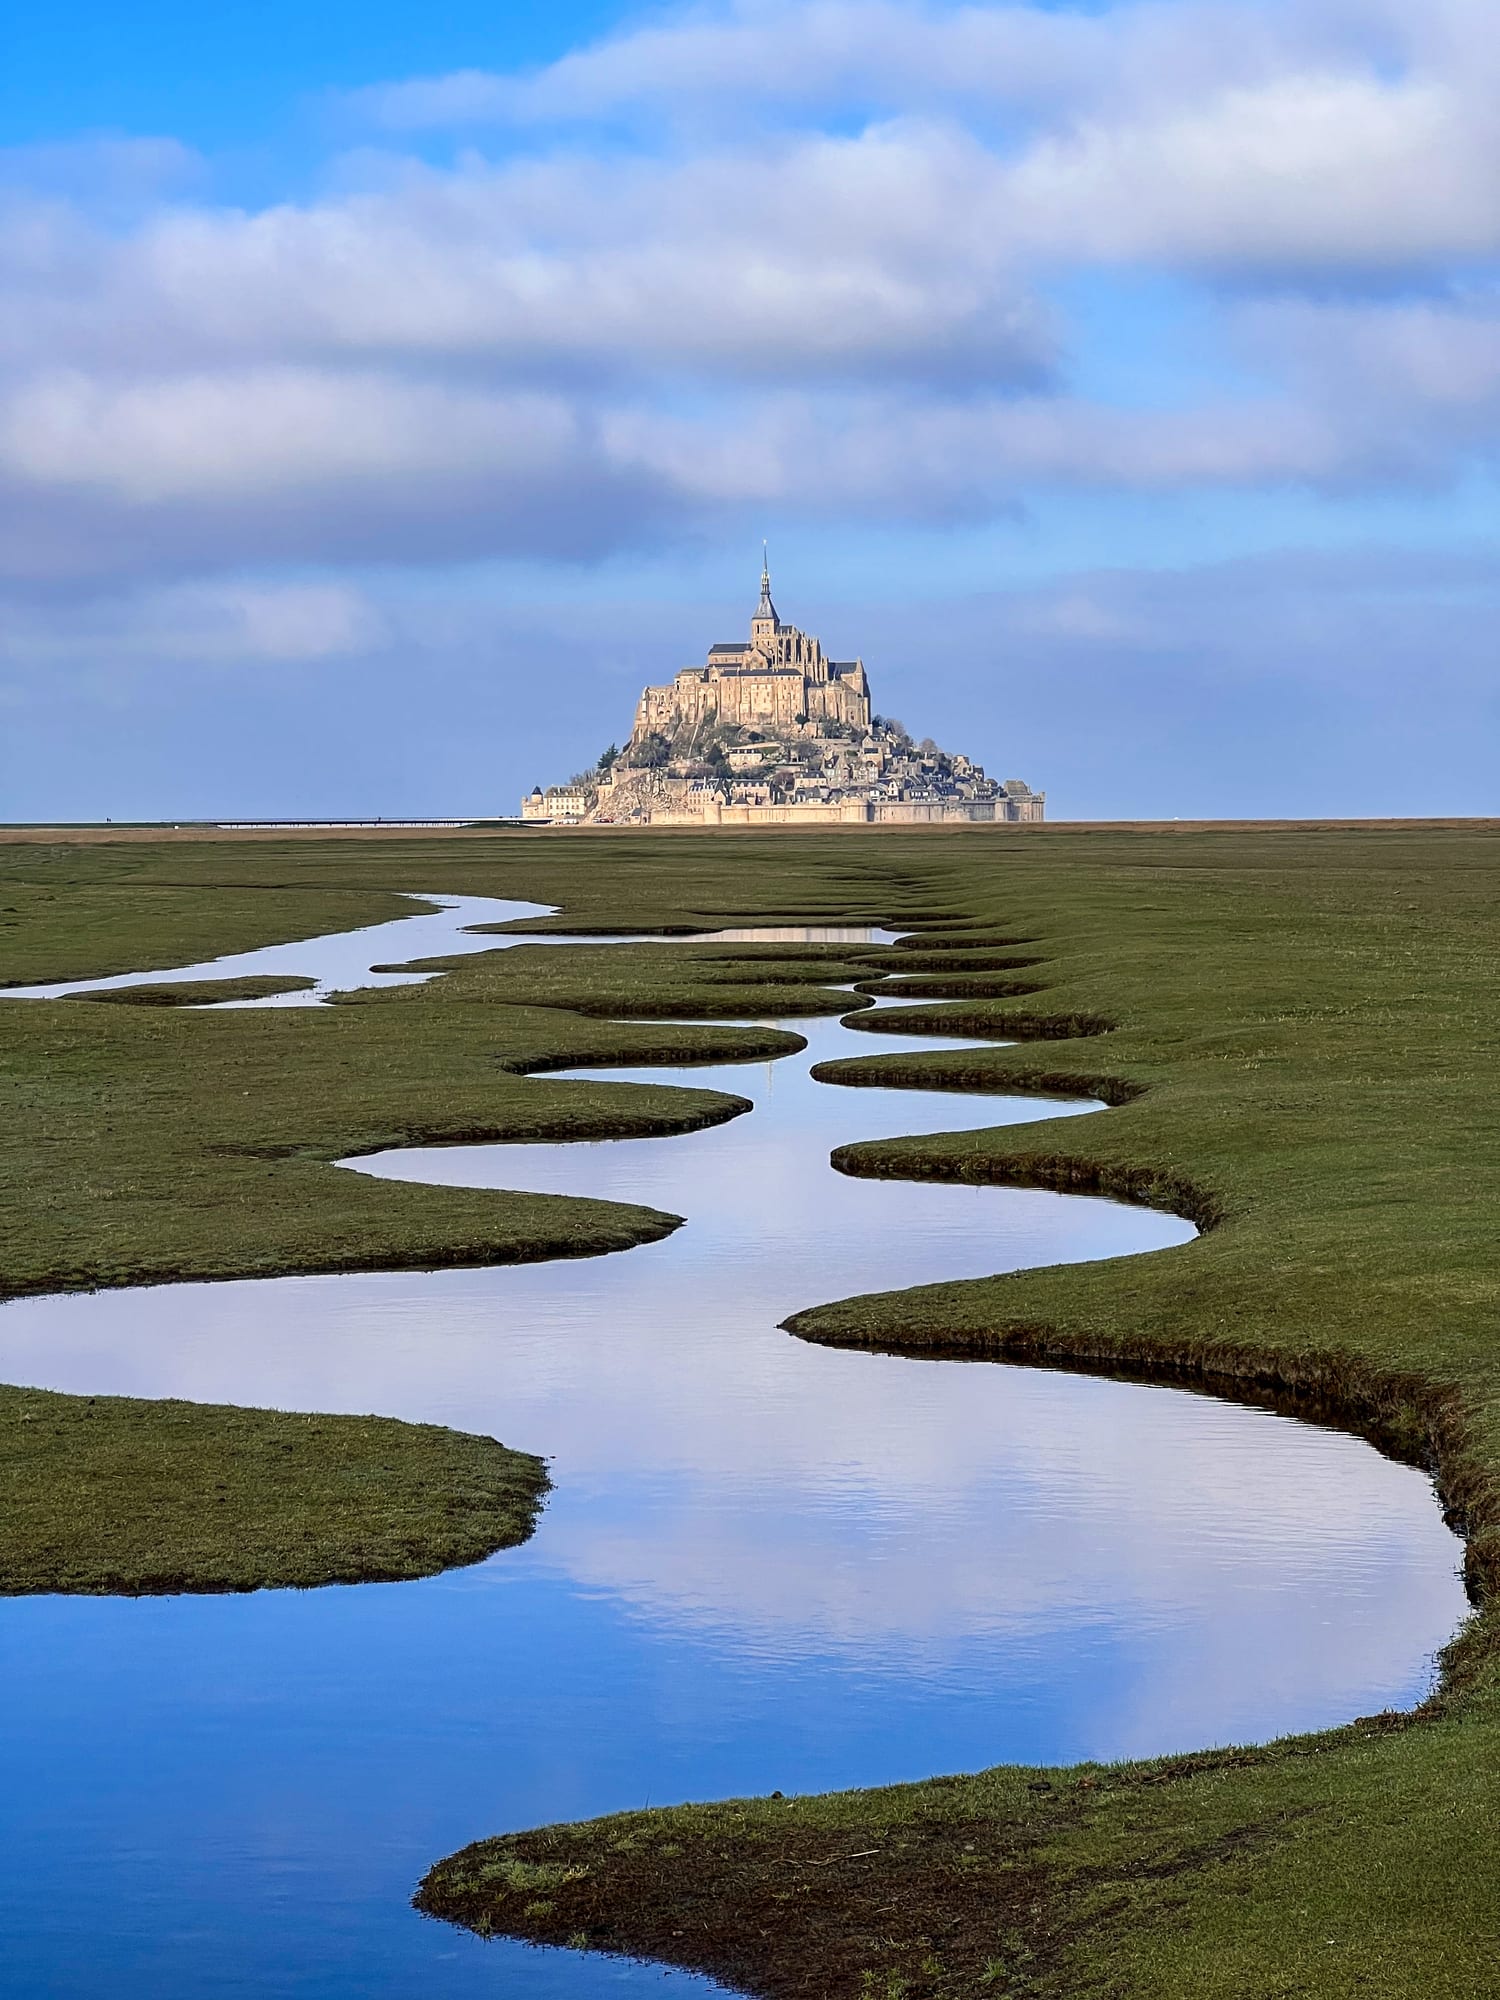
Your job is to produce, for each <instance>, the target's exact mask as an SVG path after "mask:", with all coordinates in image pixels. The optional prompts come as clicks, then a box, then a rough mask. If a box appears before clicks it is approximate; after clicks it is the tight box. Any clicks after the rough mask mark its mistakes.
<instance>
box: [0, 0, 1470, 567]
mask: <svg viewBox="0 0 1500 2000" xmlns="http://www.w3.org/2000/svg"><path fill="white" fill-rule="evenodd" d="M1497 85H1500V38H1496V37H1495V35H1494V34H1493V30H1492V23H1491V22H1490V20H1489V18H1488V14H1487V9H1485V8H1483V7H1481V6H1480V5H1479V4H1478V0H1430V4H1427V3H1425V0H1424V4H1423V5H1422V6H1421V7H1420V8H1419V6H1418V4H1417V0H1285V4H1270V3H1269V0H1268V4H1264V5H1260V6H1246V7H1239V8H1236V7H1232V6H1226V5H1213V4H1209V0H1175V4H1173V0H1155V4H1141V5H1135V6H1115V7H1108V8H1105V9H1103V10H1101V11H1098V12H1089V13H1080V12H1072V11H1066V10H1062V11H1058V10H1050V9H1044V8H1041V7H1035V6H1009V7H975V6H968V7H950V8H943V7H922V6H919V5H904V4H899V0H815V4H811V5H802V6H797V7H788V6H785V5H774V6H770V5H763V4H744V5H742V6H739V7H736V8H731V9H729V10H727V11H720V12H711V13H696V12H695V13H692V14H686V15H682V16H678V17H668V18H667V19H665V20H661V21H657V22H655V23H653V24H652V25H651V26H649V27H647V28H643V29H638V30H634V31H631V32H627V33H623V34H621V35H619V36H616V37H614V38H612V39H607V40H605V41H603V42H601V43H599V44H597V45H595V46H594V47H592V48H589V49H585V50H581V51H579V52H577V53H576V54H574V55H572V56H569V57H568V58H566V59H565V60H564V61H563V62H561V63H558V64H554V65H552V66H551V67H549V68H547V69H545V70H542V71H539V72H536V73H535V74H532V75H529V76H500V77H492V78H484V77H475V76H465V77H462V78H459V79H457V80H454V79H446V80H444V79H438V80H435V81H432V80H425V81H424V80H420V79H419V80H416V81H414V82H412V83H410V84H403V85H398V86H393V87H392V88H391V89H390V90H388V91H386V92H385V93H384V94H383V95H382V94H376V95H374V96H371V95H369V94H368V93H367V94H365V96H364V97H362V98H361V100H360V104H361V107H362V108H363V109H364V110H365V111H366V112H368V113H371V114H372V115H376V116H378V117H380V118H383V119H385V120H386V121H387V123H388V124H399V123H400V122H401V121H402V120H406V121H407V122H412V121H416V120H418V119H419V118H428V117H431V116H435V115H443V116H461V117H462V118H463V119H466V120H474V119H476V118H477V117H479V116H480V115H481V114H482V113H483V114H485V115H494V116H497V117H503V118H506V119H509V120H510V121H511V122H512V124H513V125H514V126H515V127H516V128H517V129H516V131H514V132H513V133H512V134H511V135H509V143H508V144H507V148H506V152H505V156H504V158H503V159H501V160H499V161H498V162H489V161H486V160H485V159H483V158H481V157H479V156H477V155H465V156H463V157H462V158H460V159H459V160H458V161H457V162H456V163H455V164H452V165H450V166H446V167H440V166H434V165H432V164H430V163H424V162H421V161H417V160H414V159H413V160H406V161H401V160H399V159H398V160H395V161H392V160H389V159H387V160H386V161H385V162H384V163H383V165H382V168H381V172H380V176H379V181H378V184H370V183H367V184H365V185H363V186H353V187H350V186H348V185H345V186H343V187H342V188H341V189H340V190H339V191H337V192H325V193H322V194H320V195H316V196H313V197H311V198H309V199H307V200H305V201H302V202H298V203H293V202H278V203H274V204H271V205H268V206H266V207H264V208H261V209H258V210H245V209H238V208H232V207H228V206H224V205H214V204H212V203H210V202H208V201H205V200H202V199H200V200H198V201H197V202H195V203H187V202H185V201H182V200H178V199H167V198H165V197H162V198H156V197H155V196H154V195H153V196H152V197H151V198H149V199H148V201H147V205H146V209H145V212H144V213H143V214H139V215H137V214H135V213H134V212H132V213H131V214H129V215H125V216H122V215H120V214H119V213H115V212H103V213H101V212H100V211H99V210H98V208H97V204H96V203H95V202H93V201H92V200H89V199H85V198H83V196H82V195H80V196H79V198H78V199H76V200H69V199H66V198H62V197H59V195H58V194H57V192H56V185H55V184H56V183H57V181H58V171H57V170H56V169H57V162H56V161H50V157H49V159H41V158H36V159H32V160H31V162H30V165H29V166H28V165H27V162H26V159H25V158H24V157H23V156H20V155H16V156H13V157H12V159H11V162H10V165H11V169H12V173H11V179H12V182H15V181H16V179H17V175H19V180H20V183H21V184H22V187H21V191H20V192H19V193H15V194H14V195H13V198H12V199H11V200H10V201H9V204H8V206H7V207H6V208H5V209H4V211H3V216H0V282H3V283H4V284H5V287H6V290H7V294H8V297H9V300H10V305H11V310H10V311H9V313H8V315H7V321H6V328H5V332H4V334H3V336H0V479H3V480H5V481H6V482H7V485H6V492H5V500H6V505H7V510H8V518H9V524H10V525H9V534H8V549H7V551H6V553H5V554H4V555H3V557H0V561H3V563H4V565H5V567H7V568H8V569H9V571H10V572H11V573H12V574H19V575H30V576H52V575H62V574H69V573H76V574H89V573H95V574H99V575H110V574H115V575H140V576H157V577H163V576H180V575H182V574H184V573H188V572H200V571H204V570H212V569H213V568H215V567H224V568H235V569H243V568H244V566H245V565H247V564H251V563H264V562H269V561H273V560H288V559H296V560H302V561H306V562H313V563H317V562H321V561H334V560H342V559H349V558H351V557H369V556H376V557H380V558H383V559H392V558H396V559H400V558H405V559H408V560H421V561H442V560H452V559H455V558H460V557H463V556H468V555H475V554H488V553H495V552H512V553H514V552H522V551H525V552H540V553H545V554H554V555H559V554H560V555H591V554H595V553H597V552H598V551H600V550H601V549H604V548H609V547H617V546H621V545H624V544H628V543H630V542H633V541H636V540H639V539H641V538H643V537H646V536H650V535H652V534H661V533H667V532H670V533H673V534H677V533H681V532H684V531H685V530H686V531H691V530H693V529H697V530H703V529H712V528H714V527H715V526H716V525H717V524H718V523H719V522H720V521H722V519H723V518H724V517H725V516H726V514H728V513H729V512H732V510H733V509H734V508H735V507H737V506H738V505H741V504H743V503H744V502H745V501H747V500H753V501H775V502H776V503H777V505H778V506H779V507H781V508H782V509H784V510H786V511H788V512H791V511H795V512H799V513H802V514H814V515H819V514H820V515H824V516H828V517H837V516H844V517H849V516H864V517H871V516H878V517H880V518H883V519H910V518H944V517H946V516H951V515H954V514H958V513H962V512H971V513H972V512H984V511H987V510H989V511H995V510H1003V509H1007V508H1011V507H1014V506H1015V504H1016V502H1017V498H1018V496H1021V495H1024V493H1025V492H1026V490H1027V489H1028V488H1029V487H1031V486H1034V485H1037V484H1044V485H1061V486H1076V487H1089V488H1097V489H1115V490H1124V491H1142V490H1161V489H1169V488H1207V487H1214V486H1238V487H1253V486H1257V485H1258V486H1273V485H1277V484H1284V483H1286V482H1300V483H1304V484H1310V485H1315V486H1317V487H1320V488H1323V489H1337V488H1354V487H1356V486H1358V485H1359V484H1360V483H1361V482H1366V483H1369V482H1391V481H1400V480H1408V481H1410V480H1421V481H1435V480H1441V479H1443V478H1450V477H1452V476H1454V475H1455V473H1456V472H1458V471H1460V470H1461V469H1462V468H1463V467H1464V466H1465V465H1467V464H1469V463H1472V462H1473V461H1474V460H1475V459H1477V458H1481V457H1483V456H1485V455H1487V454H1491V453H1493V451H1494V449H1495V446H1496V442H1497V438H1500V413H1497V409H1496V402H1497V395H1500V390H1497V384H1496V374H1497V367H1500V362H1497V334H1496V326H1497V317H1496V312H1495V309H1494V304H1493V294H1492V293H1487V292H1485V291H1484V290H1483V288H1482V286H1481V285H1480V284H1479V282H1478V280H1476V279H1475V277H1474V276H1473V274H1474V273H1475V272H1476V271H1478V272H1484V271H1487V270H1488V269H1489V268H1490V265H1491V263H1492V262H1493V259H1494V256H1495V253H1496V251H1497V248H1500V109H1497V106H1500V89H1497ZM424 93H425V95H424ZM424 107H425V108H424ZM444 107H446V109H445V108H444ZM632 107H633V108H634V110H638V111H639V112H640V117H639V118H638V119H637V120H636V122H635V123H633V124H632V123H630V122H629V120H626V121H625V122H624V123H623V124H622V123H621V120H620V114H621V113H622V111H627V110H632ZM679 113H681V114H682V115H681V116H679ZM632 115H633V114H632ZM595 118H598V119H602V120H604V121H605V123H604V124H603V125H602V126H600V127H599V128H597V129H595V128H594V127H591V126H590V125H589V123H588V121H589V120H590V119H595ZM622 133H623V134H624V136H623V137H622ZM90 143H91V144H92V145H93V147H94V153H93V155H92V156H91V157H94V161H95V168H97V167H98V165H99V162H100V160H105V161H106V166H107V160H108V159H113V158H114V155H113V154H109V153H108V151H107V147H106V151H105V153H103V154H101V153H100V152H99V142H90ZM116 144H117V142H114V141H111V142H108V145H111V146H112V145H116ZM83 151H84V152H87V151H88V148H87V147H85V148H84V149H83ZM138 153H139V157H137V153H136V152H132V151H131V150H130V148H129V147H126V149H125V151H124V152H123V153H121V154H120V156H119V160H118V162H117V165H118V170H119V171H118V178H119V180H120V182H121V185H125V184H127V183H128V184H130V185H132V186H148V185H149V186H152V187H155V186H156V185H158V184H159V183H160V180H161V178H162V176H164V175H165V176H168V177H170V176H171V175H173V174H177V173H181V172H182V171H185V170H186V169H187V168H188V167H189V166H190V165H191V162H190V161H189V160H188V158H187V156H186V155H181V157H179V155H180V154H181V149H175V150H174V147H173V145H172V143H171V142H155V141H152V142H147V143H146V144H145V145H144V146H143V147H142V148H140V149H138ZM75 164H76V163H75ZM68 171H69V172H73V168H72V167H70V168H69V169H68ZM153 176H154V177H155V178H154V179H153ZM74 177H75V180H76V179H77V178H78V176H77V175H76V174H75V176H74ZM96 177H97V176H96ZM62 178H63V179H66V178H67V174H63V176H62ZM83 178H84V179H86V178H87V176H84V177H83ZM80 185H81V183H80ZM1101 270H1105V271H1108V272H1110V273H1112V274H1115V278H1116V281H1118V274H1119V273H1121V272H1122V271H1123V272H1125V273H1127V274H1146V275H1148V276H1150V277H1153V278H1154V277H1157V276H1159V274H1161V273H1162V272H1168V273H1171V274H1172V275H1173V277H1174V279H1175V281H1176V282H1179V283H1182V284H1185V285H1187V286H1190V287H1195V288H1196V291H1195V296H1196V297H1197V298H1198V299H1199V301H1200V302H1201V303H1202V309H1203V312H1204V316H1205V319H1206V320H1208V321H1210V322H1211V323H1212V325H1213V327H1214V328H1215V331H1216V334H1217V337H1218V338H1219V340H1220V341H1221V343H1222V345H1221V351H1220V354H1219V356H1218V358H1217V375H1216V374H1215V370H1214V368H1213V367H1210V368H1209V369H1207V370H1205V371H1203V372H1202V373H1201V375H1200V377H1199V380H1200V382H1201V383H1202V386H1200V387H1199V388H1197V389H1195V390H1193V391H1192V393H1189V392H1188V391H1187V390H1180V391H1179V390H1178V389H1177V388H1176V387H1175V385H1164V384H1163V382H1162V381H1161V380H1160V379H1159V378H1153V377H1152V369H1151V356H1150V355H1149V353H1148V352H1147V351H1146V350H1145V347H1144V345H1143V347H1142V350H1141V358H1142V362H1143V372H1144V374H1145V376H1146V377H1147V379H1148V380H1149V381H1150V382H1151V387H1150V391H1149V393H1143V394H1141V395H1140V396H1136V397H1131V398H1129V399H1127V400H1125V401H1122V402H1119V403H1116V402H1112V401H1110V400H1108V398H1106V397H1102V396H1099V395H1090V394H1086V393H1083V392H1082V391H1081V390H1076V389H1074V388H1072V387H1070V382H1069V374H1070V368H1071V366H1072V363H1073V360H1074V356H1073V353H1072V351H1071V345H1072V341H1071V336H1072V333H1073V330H1072V329H1070V328H1069V327H1068V326H1067V324H1066V322H1065V320H1064V317H1063V313H1062V310H1061V308H1060V307H1059V306H1057V305H1054V304H1053V303H1051V302H1050V295H1051V294H1052V293H1053V292H1054V291H1056V290H1057V280H1058V276H1059V273H1062V274H1064V275H1066V276H1068V277H1073V276H1076V275H1077V274H1078V273H1080V272H1082V273H1084V274H1085V275H1089V274H1097V273H1098V272H1099V271H1101ZM1459 272H1463V273H1465V274H1466V283H1467V286H1468V289H1467V290H1466V291H1462V292H1461V291H1459V290H1458V288H1457V284H1456V278H1455V274H1456V273H1459ZM1372 276H1375V277H1378V278H1379V280H1380V283H1381V285H1382V287H1384V291H1383V292H1382V295H1381V296H1379V297H1374V296H1362V295H1361V290H1360V288H1361V287H1362V286H1363V287H1365V288H1366V289H1368V288H1369V281H1370V279H1371V278H1372ZM1230 280H1232V283H1228V282H1226V281H1230ZM1444 288H1446V290H1445V289H1444ZM1060 296H1061V297H1062V298H1064V299H1066V298H1067V297H1068V296H1069V294H1068V293H1067V292H1066V290H1064V291H1062V292H1061V293H1060ZM1095 338H1096V339H1097V338H1098V335H1097V333H1096V334H1095ZM1136 338H1137V339H1138V340H1141V339H1142V336H1140V335H1139V334H1137V336H1136ZM1247 359H1248V361H1249V362H1250V363H1251V365H1252V366H1253V370H1254V380H1253V383H1252V384H1251V385H1250V386H1249V387H1247V386H1246V385H1245V381H1244V380H1243V379H1242V378H1241V379H1237V378H1236V370H1237V369H1239V368H1241V367H1242V365H1243V363H1244V362H1245V361H1246V360H1247ZM1153 405H1154V406H1153Z"/></svg>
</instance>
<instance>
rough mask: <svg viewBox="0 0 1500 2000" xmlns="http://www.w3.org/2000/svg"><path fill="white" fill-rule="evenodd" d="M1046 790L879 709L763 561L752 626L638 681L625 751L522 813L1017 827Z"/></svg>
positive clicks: (532, 799) (652, 821)
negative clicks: (787, 613) (788, 617)
mask: <svg viewBox="0 0 1500 2000" xmlns="http://www.w3.org/2000/svg"><path fill="white" fill-rule="evenodd" d="M1045 810H1046V799H1045V795H1044V794H1043V793H1040V792H1033V791H1032V790H1031V788H1030V787H1029V786H1028V785H1026V784H1023V783H1022V781H1021V780H1020V779H1019V778H1007V779H1006V780H1005V781H1004V783H1003V784H1002V783H999V782H997V781H996V780H995V779H993V778H989V777H986V775H985V772H984V768H983V766H982V765H980V764H976V763H975V762H974V761H973V759H972V758H970V757H966V756H963V755H961V754H956V755H950V754H949V753H948V752H947V751H944V750H940V749H939V748H938V747H937V745H936V744H935V743H933V742H932V741H931V739H930V738H929V739H927V740H925V741H923V742H922V743H920V744H917V743H913V741H912V739H911V738H910V736H908V735H907V733H906V731H905V730H904V729H903V728H902V727H901V725H900V723H897V722H893V721H891V720H889V719H888V718H885V717H881V716H878V715H876V714H874V713H873V712H872V709H871V705H870V684H869V679H868V676H867V675H866V673H865V669H864V663H863V661H861V660H830V659H829V658H828V656H827V655H826V654H825V653H824V651H823V648H822V646H821V644H820V643H819V642H818V640H817V639H815V638H813V637H812V636H811V635H810V634H809V633H806V632H799V631H798V629H797V628H796V626H795V625H784V624H783V623H782V622H781V619H780V617H779V616H778V614H777V610H776V606H775V604H774V603H773V601H772V598H771V576H770V571H769V568H768V567H766V565H765V564H764V563H763V564H762V567H761V577H760V601H759V603H758V604H757V605H756V607H755V615H754V617H753V618H752V619H751V621H750V636H749V638H748V639H747V640H744V641H738V640H735V641H729V642H726V643H723V644H720V645H717V646H711V647H710V648H709V652H708V657H707V659H706V660H705V662H704V664H703V665H702V666H697V667H684V668H683V670H682V671H681V673H679V674H676V675H675V676H674V677H673V678H672V679H671V680H670V681H667V682H665V683H664V684H663V685H661V686H659V687H648V688H646V689H645V690H644V691H643V693H642V695H641V698H640V701H639V702H638V703H637V705H636V713H635V726H634V728H633V729H632V731H631V735H630V741H629V742H628V743H627V744H626V746H625V748H624V749H623V750H621V751H618V752H615V751H613V750H611V751H608V752H606V754H605V755H604V756H603V757H601V758H600V760H599V764H598V767H597V768H596V769H595V770H594V771H593V772H591V773H589V774H588V775H587V777H584V778H575V779H573V780H572V781H571V782H570V783H569V784H567V785H554V786H552V787H551V788H550V789H549V790H547V791H545V792H544V791H542V789H541V788H540V786H539V787H538V788H537V789H536V790H535V791H534V792H532V793H531V794H530V795H529V797H527V798H526V799H524V800H523V801H522V805H521V814H522V817H523V818H524V819H527V820H535V821H540V822H543V823H546V824H549V825H568V826H577V825H580V824H582V825H594V826H645V825H657V826H816V825H840V826H849V825H858V826H892V825H905V826H926V825H941V824H945V823H946V824H954V823H958V824H971V825H972V824H981V825H995V824H997V823H999V824H1009V825H1019V824H1024V823H1026V822H1028V821H1032V822H1034V821H1037V820H1040V819H1041V818H1042V817H1043V814H1044V812H1045Z"/></svg>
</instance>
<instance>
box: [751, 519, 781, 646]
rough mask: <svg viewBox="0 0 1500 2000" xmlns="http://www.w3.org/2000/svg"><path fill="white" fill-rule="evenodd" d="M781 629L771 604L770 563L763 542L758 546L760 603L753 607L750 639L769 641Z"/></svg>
mask: <svg viewBox="0 0 1500 2000" xmlns="http://www.w3.org/2000/svg"><path fill="white" fill-rule="evenodd" d="M780 629H781V620H780V619H779V618H778V617H777V616H776V606H775V605H774V604H773V603H772V602H771V562H770V557H769V556H768V555H767V553H766V545H765V543H764V542H762V543H761V545H760V603H759V604H757V605H756V607H755V617H754V619H753V620H752V621H751V625H750V636H751V638H752V639H762V638H764V639H769V638H772V637H774V635H775V634H776V633H777V632H778V631H779V630H780Z"/></svg>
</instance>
